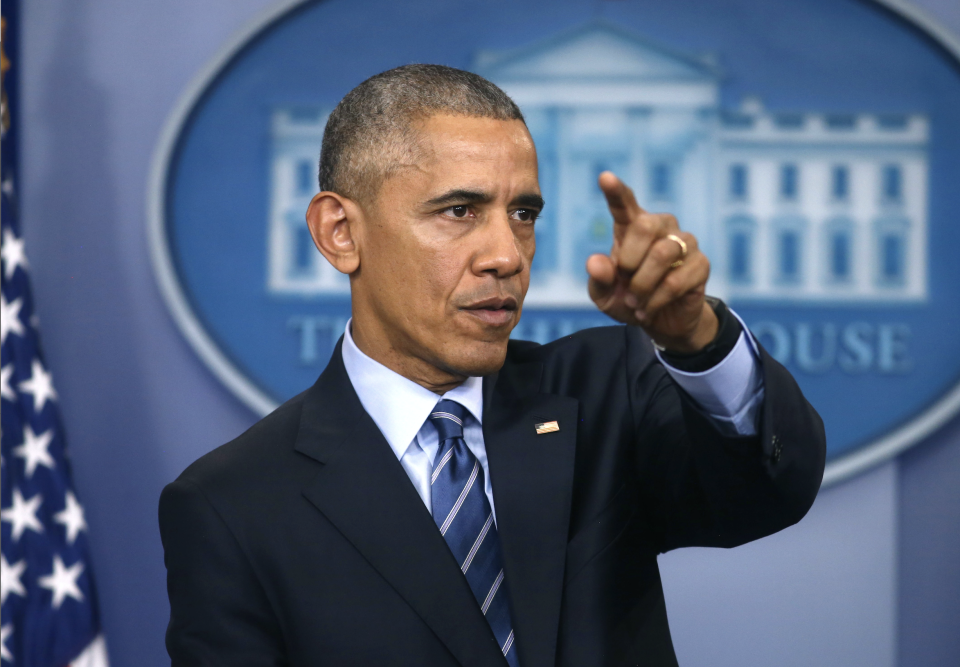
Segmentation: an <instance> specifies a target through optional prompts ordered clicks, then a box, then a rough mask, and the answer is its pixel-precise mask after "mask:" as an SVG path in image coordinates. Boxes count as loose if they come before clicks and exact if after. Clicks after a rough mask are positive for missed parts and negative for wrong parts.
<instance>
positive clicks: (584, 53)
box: [473, 21, 720, 83]
mask: <svg viewBox="0 0 960 667" xmlns="http://www.w3.org/2000/svg"><path fill="white" fill-rule="evenodd" d="M473 69H474V71H476V72H477V73H479V74H481V75H483V76H485V77H487V78H488V79H491V80H493V81H522V80H532V81H537V82H541V83H542V82H547V81H561V80H579V81H583V80H593V81H623V82H628V81H629V82H636V81H677V82H693V81H699V82H707V81H716V80H717V79H719V75H720V74H719V70H718V69H717V67H716V66H715V65H714V64H712V63H711V62H710V60H709V59H708V58H694V57H691V56H687V55H684V54H680V53H677V52H675V51H671V50H669V49H667V48H665V47H663V46H660V45H658V44H655V43H653V42H652V41H650V40H648V39H646V38H644V37H642V36H640V35H637V34H635V33H632V32H630V31H628V30H625V29H623V28H621V27H619V26H617V25H614V24H611V23H607V22H600V21H596V22H591V23H588V24H587V25H583V26H578V27H577V28H574V29H573V30H569V31H567V32H564V33H561V34H559V35H555V36H553V37H549V38H547V39H545V40H542V41H540V42H536V43H534V44H531V45H528V46H524V47H521V48H519V49H514V50H509V51H482V52H479V53H478V54H477V56H476V58H475V61H474V67H473Z"/></svg>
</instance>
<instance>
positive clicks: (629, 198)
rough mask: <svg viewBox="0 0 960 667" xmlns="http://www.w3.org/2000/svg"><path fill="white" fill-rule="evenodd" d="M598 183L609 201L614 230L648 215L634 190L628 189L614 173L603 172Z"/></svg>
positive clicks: (598, 178)
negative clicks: (634, 194)
mask: <svg viewBox="0 0 960 667" xmlns="http://www.w3.org/2000/svg"><path fill="white" fill-rule="evenodd" d="M597 183H598V184H599V185H600V189H601V190H602V191H603V196H604V197H606V199H607V206H608V207H609V208H610V213H611V214H612V215H613V224H614V228H616V226H618V225H620V226H626V225H629V224H630V223H631V222H633V220H635V219H636V218H637V217H638V216H641V215H643V214H644V213H646V211H644V210H643V209H642V208H641V207H640V204H638V203H637V198H636V197H634V196H633V190H631V189H630V188H628V187H627V186H626V184H625V183H624V182H623V181H621V180H620V179H619V178H618V177H617V175H616V174H614V173H613V172H612V171H604V172H601V174H600V176H598V177H597Z"/></svg>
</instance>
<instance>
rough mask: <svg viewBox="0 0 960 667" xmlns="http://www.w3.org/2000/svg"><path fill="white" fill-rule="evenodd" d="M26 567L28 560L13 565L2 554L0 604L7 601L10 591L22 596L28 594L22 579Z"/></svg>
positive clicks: (0, 559)
mask: <svg viewBox="0 0 960 667" xmlns="http://www.w3.org/2000/svg"><path fill="white" fill-rule="evenodd" d="M26 569H27V561H26V560H21V561H20V562H19V563H14V564H13V565H11V564H10V563H8V562H7V559H6V557H5V556H3V555H0V604H3V603H4V602H6V601H7V596H8V595H10V593H13V594H14V595H19V596H20V597H26V596H27V589H26V588H24V587H23V582H22V581H20V577H22V576H23V571H24V570H26Z"/></svg>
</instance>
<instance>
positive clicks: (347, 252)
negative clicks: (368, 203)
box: [307, 192, 362, 275]
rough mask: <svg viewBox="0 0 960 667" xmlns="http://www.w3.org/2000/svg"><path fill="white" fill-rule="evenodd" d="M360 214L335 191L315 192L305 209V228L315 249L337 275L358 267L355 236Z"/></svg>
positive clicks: (357, 207) (358, 259) (358, 208)
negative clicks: (337, 272)
mask: <svg viewBox="0 0 960 667" xmlns="http://www.w3.org/2000/svg"><path fill="white" fill-rule="evenodd" d="M361 215H362V213H361V210H360V207H359V206H357V205H356V203H354V202H353V201H351V200H350V199H347V198H346V197H343V196H341V195H338V194H337V193H335V192H321V193H319V194H318V195H316V196H315V197H314V198H313V201H311V202H310V206H309V207H308V208H307V227H309V228H310V236H312V237H313V242H314V244H315V245H316V246H317V250H319V251H320V254H322V255H323V256H324V257H326V258H327V261H328V262H330V263H331V264H332V265H333V267H334V268H335V269H336V270H337V271H339V272H340V273H346V274H347V275H349V274H351V273H353V272H354V271H356V270H357V269H359V268H360V252H359V248H358V246H357V240H358V239H357V238H356V234H357V231H358V230H359V227H360V225H359V218H360V216H361Z"/></svg>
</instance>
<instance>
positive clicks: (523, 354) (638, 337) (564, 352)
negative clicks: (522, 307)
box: [506, 324, 656, 365]
mask: <svg viewBox="0 0 960 667" xmlns="http://www.w3.org/2000/svg"><path fill="white" fill-rule="evenodd" d="M628 355H630V356H632V357H635V358H636V360H637V361H639V362H641V363H647V362H649V361H654V360H656V355H655V354H654V352H653V344H652V343H651V342H650V339H649V337H647V335H646V334H645V333H644V332H643V331H642V330H641V329H639V328H637V327H628V326H625V325H619V324H618V325H613V326H607V327H594V328H591V329H582V330H580V331H578V332H576V333H573V334H570V335H569V336H564V337H563V338H558V339H557V340H555V341H553V342H551V343H547V344H546V345H541V344H539V343H534V342H531V341H526V340H511V341H510V343H509V344H508V345H507V360H506V363H516V364H522V363H528V362H540V363H543V364H559V365H563V364H566V363H574V364H575V363H583V362H598V361H600V362H603V361H606V362H616V361H621V360H623V359H624V358H625V357H626V356H628Z"/></svg>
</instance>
